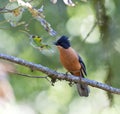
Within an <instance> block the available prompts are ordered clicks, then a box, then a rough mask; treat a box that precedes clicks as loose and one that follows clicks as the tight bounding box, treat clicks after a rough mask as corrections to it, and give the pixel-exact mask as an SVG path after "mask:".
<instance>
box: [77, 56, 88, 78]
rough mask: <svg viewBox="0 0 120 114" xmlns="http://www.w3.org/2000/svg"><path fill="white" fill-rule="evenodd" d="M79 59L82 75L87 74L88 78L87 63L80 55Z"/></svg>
mask: <svg viewBox="0 0 120 114" xmlns="http://www.w3.org/2000/svg"><path fill="white" fill-rule="evenodd" d="M78 57H79V62H80V64H81V67H82V69H81V70H82V71H81V73H82V74H85V75H86V76H87V72H86V66H85V63H84V62H83V60H82V58H81V57H80V56H79V55H78ZM83 76H84V75H83Z"/></svg>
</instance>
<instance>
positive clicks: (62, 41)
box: [55, 36, 70, 49]
mask: <svg viewBox="0 0 120 114" xmlns="http://www.w3.org/2000/svg"><path fill="white" fill-rule="evenodd" d="M55 45H57V46H62V47H63V48H65V49H67V48H69V47H70V42H69V40H68V37H66V36H62V37H60V38H59V39H58V40H57V41H56V42H55Z"/></svg>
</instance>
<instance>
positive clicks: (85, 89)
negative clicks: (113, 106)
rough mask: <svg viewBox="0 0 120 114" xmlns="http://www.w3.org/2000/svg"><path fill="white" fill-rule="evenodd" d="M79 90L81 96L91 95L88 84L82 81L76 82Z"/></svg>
mask: <svg viewBox="0 0 120 114" xmlns="http://www.w3.org/2000/svg"><path fill="white" fill-rule="evenodd" d="M76 86H77V90H78V93H79V95H80V96H84V97H88V96H89V88H88V85H86V84H84V83H81V84H79V83H78V84H76Z"/></svg>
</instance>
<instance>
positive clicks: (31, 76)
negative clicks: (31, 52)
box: [10, 72, 48, 78]
mask: <svg viewBox="0 0 120 114" xmlns="http://www.w3.org/2000/svg"><path fill="white" fill-rule="evenodd" d="M10 73H12V74H16V75H20V76H24V77H29V78H47V77H48V76H33V75H28V74H21V73H18V72H10Z"/></svg>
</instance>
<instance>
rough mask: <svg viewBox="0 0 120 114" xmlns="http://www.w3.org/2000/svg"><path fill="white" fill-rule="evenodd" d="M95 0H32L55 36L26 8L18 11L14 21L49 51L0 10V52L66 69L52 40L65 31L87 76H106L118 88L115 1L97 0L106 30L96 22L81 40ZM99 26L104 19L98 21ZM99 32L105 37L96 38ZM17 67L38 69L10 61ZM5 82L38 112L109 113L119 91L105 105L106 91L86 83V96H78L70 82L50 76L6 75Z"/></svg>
mask: <svg viewBox="0 0 120 114" xmlns="http://www.w3.org/2000/svg"><path fill="white" fill-rule="evenodd" d="M97 1H99V0H92V1H88V2H82V1H80V0H78V1H77V0H76V1H75V2H76V6H75V7H69V6H66V5H65V4H64V3H63V1H62V0H59V1H58V2H57V3H56V4H52V3H50V1H49V0H33V1H32V2H31V4H32V5H33V6H34V7H35V8H38V9H39V8H40V7H41V6H42V5H44V15H45V18H46V20H47V21H48V22H49V23H50V24H51V26H52V28H53V29H54V30H55V31H57V33H58V34H57V36H56V37H52V36H50V35H49V34H48V32H46V31H45V30H44V28H43V27H42V26H41V25H40V23H39V22H38V21H36V20H35V19H33V17H32V16H31V14H30V13H29V11H27V9H25V10H24V11H23V12H22V18H21V20H20V21H19V22H24V23H25V24H28V26H27V27H28V28H29V33H30V34H33V35H39V36H41V37H42V38H43V41H44V42H46V43H48V44H49V45H51V47H52V51H50V50H48V51H43V52H41V51H39V50H37V49H35V48H33V47H32V46H31V45H30V39H29V37H28V35H27V34H26V33H24V32H22V31H21V30H24V29H25V26H24V24H23V25H22V24H21V25H19V26H16V27H12V26H11V25H10V23H9V22H7V19H6V18H5V16H4V15H6V14H5V13H0V53H6V54H9V55H13V56H17V57H20V58H23V59H25V60H27V61H31V62H34V63H37V64H42V65H44V66H47V67H49V68H51V69H54V70H57V71H59V72H64V73H65V72H66V71H65V69H64V68H63V67H62V66H61V64H60V62H59V54H58V51H57V49H56V48H55V47H54V46H53V42H54V41H55V40H56V38H58V37H59V36H62V35H67V36H69V37H70V41H71V44H72V47H74V48H75V50H76V51H77V52H78V53H79V54H80V55H81V57H82V58H83V60H84V62H85V63H86V66H87V74H88V78H90V79H93V80H97V81H101V82H106V83H108V84H110V85H112V86H114V87H117V88H120V76H119V74H120V32H119V31H120V26H119V25H120V15H119V11H120V7H119V4H120V1H119V0H101V2H103V3H104V7H105V11H106V15H107V17H108V21H107V24H108V25H107V27H106V28H107V31H103V33H101V31H100V27H99V25H97V26H96V27H95V28H94V29H93V31H92V32H91V33H90V35H89V36H88V38H87V39H86V40H85V41H84V38H85V37H86V36H87V34H88V33H89V31H90V30H91V28H92V26H93V25H94V23H95V22H96V20H97V19H98V18H97V14H96V13H97V9H96V7H97V4H96V2H97ZM8 2H9V1H7V0H6V1H4V0H0V8H3V7H6V5H7V4H8ZM103 27H104V25H103ZM101 34H104V36H105V37H103V38H101V37H100V36H101ZM15 67H16V70H17V71H18V72H21V73H25V74H31V75H40V76H43V75H44V74H42V73H40V72H37V71H33V72H32V71H31V70H30V69H28V68H25V67H22V66H19V65H15ZM10 82H11V84H12V86H13V88H14V92H15V95H16V98H17V100H18V101H21V100H23V101H29V102H31V105H32V106H33V107H34V109H35V110H36V113H38V114H65V113H66V114H76V113H80V114H100V113H101V114H115V113H118V114H119V113H120V111H119V105H120V102H119V100H120V97H119V96H118V95H114V99H113V101H114V103H113V106H112V107H109V102H110V101H109V99H108V97H107V94H106V92H104V91H102V90H100V89H96V88H91V87H90V90H91V93H90V96H89V97H88V98H80V97H79V96H78V94H77V92H76V89H75V87H74V86H73V87H69V86H68V83H67V82H64V81H61V82H59V81H58V82H56V83H55V86H51V84H50V83H49V82H48V81H47V80H45V79H32V78H27V77H20V76H17V75H16V76H15V75H11V77H10Z"/></svg>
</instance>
